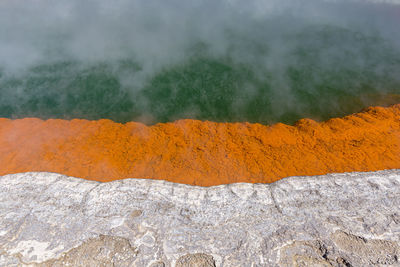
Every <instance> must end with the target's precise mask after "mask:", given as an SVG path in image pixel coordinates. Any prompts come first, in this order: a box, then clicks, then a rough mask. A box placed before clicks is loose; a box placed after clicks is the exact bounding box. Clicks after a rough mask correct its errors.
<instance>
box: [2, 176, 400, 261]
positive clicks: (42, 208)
mask: <svg viewBox="0 0 400 267" xmlns="http://www.w3.org/2000/svg"><path fill="white" fill-rule="evenodd" d="M399 257H400V170H387V171H378V172H365V173H342V174H329V175H322V176H308V177H290V178H285V179H282V180H279V181H277V182H275V183H272V184H247V183H238V184H229V185H220V186H213V187H197V186H190V185H183V184H175V183H171V182H166V181H161V180H150V179H124V180H117V181H113V182H108V183H100V182H95V181H88V180H84V179H78V178H72V177H68V176H64V175H60V174H55V173H43V172H41V173H33V172H30V173H20V174H11V175H5V176H1V177H0V266H23V265H28V266H65V265H69V266H151V267H162V266H166V267H169V266H170V267H174V266H179V267H182V266H206V267H208V266H375V265H378V266H380V265H382V266H383V265H392V266H399V265H400V259H399Z"/></svg>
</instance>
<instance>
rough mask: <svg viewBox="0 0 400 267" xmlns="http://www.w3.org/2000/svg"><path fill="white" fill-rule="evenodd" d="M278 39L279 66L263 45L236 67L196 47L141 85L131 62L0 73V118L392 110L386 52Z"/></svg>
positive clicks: (320, 33)
mask: <svg viewBox="0 0 400 267" xmlns="http://www.w3.org/2000/svg"><path fill="white" fill-rule="evenodd" d="M285 38H286V39H285V41H286V42H288V43H293V44H295V45H293V46H291V48H290V49H287V50H285V51H284V52H283V53H282V55H278V56H277V55H276V54H274V50H273V49H271V48H270V44H269V42H268V41H267V40H263V41H260V42H252V41H243V44H245V49H248V54H250V55H253V56H254V60H253V61H252V60H247V61H240V60H237V58H236V56H237V55H236V54H235V52H230V50H229V49H228V50H227V51H226V53H225V54H223V55H218V56H215V55H213V54H212V53H210V52H209V51H208V48H207V44H202V43H199V44H198V46H196V47H195V48H193V51H190V53H188V54H187V56H186V57H185V60H183V61H180V62H178V63H173V64H166V65H164V66H163V68H161V69H160V70H157V71H156V72H155V73H151V75H149V76H146V77H145V78H143V77H144V76H143V75H142V76H140V73H141V71H142V70H143V69H142V66H141V64H140V63H138V62H137V61H136V60H135V59H134V57H131V58H130V57H127V58H122V59H118V60H110V61H94V62H90V63H88V62H81V61H79V60H73V59H63V60H59V61H56V62H43V63H40V64H37V65H35V66H33V67H31V68H30V69H29V70H28V71H26V72H23V73H22V74H18V75H16V74H8V73H6V72H5V71H3V72H0V117H7V118H23V117H40V118H44V119H47V118H63V119H71V118H85V119H91V120H95V119H100V118H107V119H111V120H114V121H117V122H126V121H143V122H145V123H148V124H153V123H157V122H167V121H174V120H177V119H182V118H191V119H200V120H211V121H223V122H225V121H228V122H236V121H249V122H259V123H274V122H284V123H293V122H295V121H296V120H298V119H300V118H303V117H311V118H314V119H317V120H325V119H328V118H331V117H337V116H343V115H346V114H349V113H353V112H358V111H360V110H361V109H362V108H364V107H366V106H369V105H375V104H381V103H382V99H386V100H387V99H388V97H387V96H388V95H394V97H392V98H390V97H389V100H387V101H384V102H385V103H389V102H390V103H391V102H396V101H397V100H398V98H397V99H396V95H397V94H400V75H398V74H400V52H399V49H398V48H397V47H395V46H394V45H392V44H390V43H389V42H387V41H385V40H383V39H381V38H379V37H377V36H374V35H372V36H371V35H365V34H362V33H359V32H354V31H350V30H347V29H344V28H339V27H328V26H318V27H312V28H306V29H303V30H302V31H300V32H298V33H296V34H292V35H288V36H286V37H285ZM236 41H237V40H236ZM236 43H237V42H236ZM236 43H235V42H233V43H232V46H234V45H235V44H236ZM239 43H240V40H239ZM199 47H200V48H199ZM232 51H236V50H234V49H233V50H232ZM271 62H272V63H271ZM267 63H268V64H267ZM280 63H282V64H280ZM137 77H138V78H137ZM139 77H141V78H140V82H136V80H137V79H139Z"/></svg>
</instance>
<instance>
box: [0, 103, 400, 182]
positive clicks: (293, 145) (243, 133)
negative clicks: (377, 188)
mask: <svg viewBox="0 0 400 267" xmlns="http://www.w3.org/2000/svg"><path fill="white" fill-rule="evenodd" d="M392 168H400V104H399V105H394V106H392V107H388V108H382V107H373V108H368V109H366V110H365V111H364V112H361V113H357V114H353V115H350V116H347V117H344V118H335V119H331V120H328V121H326V122H321V123H317V122H315V121H313V120H310V119H303V120H300V121H299V122H297V123H296V124H295V125H294V126H288V125H284V124H280V123H278V124H275V125H272V126H264V125H261V124H250V123H215V122H209V121H197V120H180V121H176V122H173V123H160V124H156V125H154V126H146V125H144V124H141V123H136V122H129V123H126V124H120V123H115V122H112V121H110V120H99V121H88V120H80V119H74V120H71V121H68V120H59V119H50V120H46V121H43V120H40V119H35V118H26V119H18V120H10V119H0V175H4V174H10V173H18V172H27V171H49V172H57V173H62V174H66V175H70V176H75V177H81V178H86V179H90V180H97V181H111V180H116V179H122V178H152V179H164V180H168V181H172V182H178V183H185V184H192V185H201V186H211V185H218V184H227V183H236V182H251V183H270V182H273V181H276V180H279V179H280V178H283V177H287V176H294V175H318V174H326V173H332V172H348V171H375V170H383V169H392Z"/></svg>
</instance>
